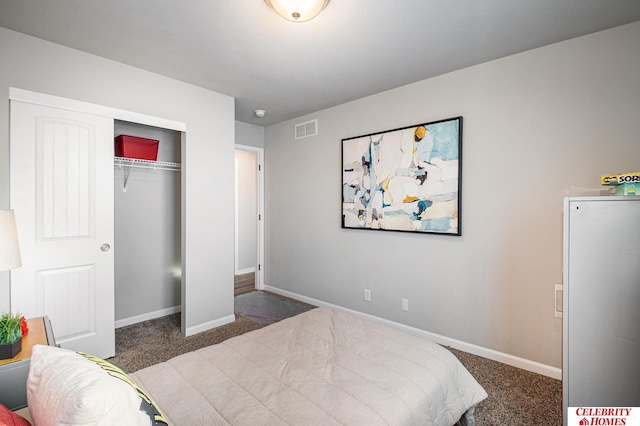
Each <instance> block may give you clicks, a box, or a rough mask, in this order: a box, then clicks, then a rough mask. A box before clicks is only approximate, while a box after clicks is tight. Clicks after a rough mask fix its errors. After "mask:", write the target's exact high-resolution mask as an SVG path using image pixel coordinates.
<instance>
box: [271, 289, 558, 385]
mask: <svg viewBox="0 0 640 426" xmlns="http://www.w3.org/2000/svg"><path fill="white" fill-rule="evenodd" d="M264 289H265V290H266V291H270V292H272V293H276V294H280V295H282V296H286V297H290V298H292V299H296V300H299V301H301V302H305V303H309V304H311V305H315V306H322V307H331V308H337V309H342V310H344V311H348V312H350V313H352V314H355V315H359V316H361V317H364V318H367V319H370V320H372V321H377V322H380V323H383V324H386V325H388V326H390V327H394V328H399V329H401V330H403V331H405V332H407V333H410V334H413V335H417V336H420V337H424V338H425V339H428V340H431V341H432V342H435V343H438V344H440V345H443V346H450V347H452V348H454V349H459V350H461V351H464V352H468V353H470V354H473V355H478V356H481V357H483V358H487V359H491V360H493V361H498V362H501V363H503V364H507V365H511V366H513V367H517V368H522V369H523V370H527V371H531V372H533V373H537V374H542V375H543V376H547V377H551V378H553V379H557V380H562V369H560V368H557V367H552V366H550V365H546V364H541V363H539V362H536V361H531V360H528V359H525V358H520V357H517V356H514V355H509V354H505V353H503V352H498V351H495V350H493V349H488V348H484V347H482V346H477V345H474V344H471V343H466V342H463V341H460V340H456V339H452V338H450V337H446V336H441V335H439V334H435V333H431V332H428V331H425V330H421V329H419V328H415V327H411V326H408V325H405V324H400V323H397V322H394V321H389V320H386V319H383V318H378V317H375V316H373V315H369V314H365V313H362V312H358V311H354V310H351V309H347V308H344V307H342V306H338V305H334V304H331V303H327V302H323V301H322V300H317V299H312V298H310V297H306V296H301V295H299V294H296V293H292V292H290V291H286V290H281V289H279V288H276V287H271V286H269V285H265V286H264Z"/></svg>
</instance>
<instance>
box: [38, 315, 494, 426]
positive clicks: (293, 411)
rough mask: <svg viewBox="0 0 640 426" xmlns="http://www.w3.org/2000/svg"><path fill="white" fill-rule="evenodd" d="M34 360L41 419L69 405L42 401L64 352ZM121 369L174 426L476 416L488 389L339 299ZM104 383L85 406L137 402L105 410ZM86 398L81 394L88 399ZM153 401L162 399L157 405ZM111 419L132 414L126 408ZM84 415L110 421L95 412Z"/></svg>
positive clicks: (454, 362) (426, 421) (441, 355)
mask: <svg viewBox="0 0 640 426" xmlns="http://www.w3.org/2000/svg"><path fill="white" fill-rule="evenodd" d="M39 349H40V348H39ZM41 349H43V350H44V351H54V350H57V351H64V350H63V349H59V348H50V347H43V348H41ZM66 352H70V351H66ZM71 354H72V355H74V356H78V355H77V354H76V353H73V352H71ZM36 355H37V354H36ZM69 356H71V355H69ZM84 357H85V358H87V357H88V356H87V355H86V354H85V355H84ZM89 358H90V357H89ZM37 361H38V360H37V359H36V365H35V370H37V371H35V372H34V373H33V376H34V377H33V378H32V377H31V376H32V374H31V372H30V377H29V379H28V382H27V396H28V399H29V406H30V408H32V405H33V404H36V405H39V406H37V407H34V408H35V411H36V412H34V410H33V409H32V410H31V415H32V417H33V418H34V420H35V421H36V425H37V426H39V423H38V421H37V417H38V416H43V417H44V416H45V413H48V414H46V416H47V418H49V419H50V417H51V412H52V411H60V412H61V411H64V408H65V407H56V406H55V404H53V405H54V407H53V408H52V407H51V406H52V403H51V402H48V403H45V404H40V401H38V400H39V399H42V398H44V397H46V396H47V395H49V394H51V393H57V394H60V393H61V392H60V391H58V390H56V391H51V390H43V389H39V387H42V383H44V382H46V383H50V382H52V380H51V379H50V378H46V377H44V376H46V375H48V374H51V370H52V369H56V368H60V367H59V366H60V365H62V364H64V362H62V361H60V360H59V359H58V360H55V359H52V360H50V362H49V363H48V364H47V365H44V366H42V365H41V366H38V363H37ZM92 361H94V362H97V364H101V362H100V360H92ZM106 364H108V363H106ZM52 366H55V367H52ZM112 367H113V366H112ZM101 368H103V369H104V368H105V367H104V365H102V366H101ZM32 370H34V365H33V359H32ZM107 370H109V374H110V376H119V375H120V374H122V375H124V373H123V372H121V371H119V370H118V369H117V368H116V367H113V368H111V369H110V368H109V367H107ZM77 371H79V369H78V368H77V367H76V368H70V369H69V370H68V371H66V372H64V371H63V372H61V373H60V377H61V378H64V380H67V381H73V380H71V378H70V375H72V374H75V372H77ZM114 372H115V373H114ZM41 376H42V377H41ZM124 376H125V377H118V378H119V379H121V380H119V381H125V382H128V383H127V386H129V387H133V389H135V391H136V392H135V393H136V394H137V395H138V399H135V400H133V399H132V400H131V401H130V402H126V405H127V406H131V407H133V409H134V410H135V409H136V405H137V404H138V405H140V398H141V399H142V400H143V403H142V404H141V405H140V407H141V408H140V410H142V411H144V412H145V414H149V413H151V414H152V415H151V416H150V417H151V419H152V421H151V424H165V423H168V424H172V425H175V426H181V425H188V426H193V425H227V424H230V425H334V424H335V425H378V424H384V425H414V424H415V425H445V426H451V425H454V424H460V425H473V424H474V423H475V422H474V419H473V412H474V409H475V406H476V405H477V404H478V403H479V402H480V401H482V400H483V399H485V398H486V396H487V394H486V392H485V391H484V389H483V388H482V387H481V386H480V385H479V384H478V383H477V382H476V380H475V379H474V378H473V377H472V376H471V374H470V373H469V372H468V371H467V370H466V369H465V368H464V367H463V366H462V364H461V363H460V362H459V361H458V359H457V358H456V357H455V356H454V355H453V354H452V353H451V352H449V351H448V350H447V349H445V348H443V347H441V346H439V345H437V344H435V343H433V342H430V341H428V340H425V339H422V338H420V337H416V336H413V335H410V334H407V333H404V332H402V331H400V330H397V329H394V328H391V327H387V326H385V325H383V324H380V323H378V322H373V321H369V320H366V319H363V318H361V317H359V316H356V315H353V314H350V313H347V312H345V311H342V310H338V309H332V308H317V309H312V310H310V311H308V312H305V313H303V314H300V315H296V316H294V317H291V318H288V319H285V320H282V321H280V322H278V323H275V324H272V325H269V326H267V327H265V328H262V329H259V330H255V331H252V332H249V333H246V334H243V335H240V336H237V337H234V338H231V339H228V340H226V341H224V342H222V343H219V344H217V345H213V346H209V347H206V348H203V349H199V350H196V351H193V352H189V353H186V354H184V355H180V356H178V357H175V358H173V359H171V360H169V361H167V362H163V363H160V364H156V365H153V366H151V367H148V368H145V369H142V370H139V371H137V372H136V373H134V374H131V375H129V376H130V377H126V375H124ZM76 382H77V381H76ZM118 384H119V383H118ZM94 387H95V386H94ZM79 388H82V386H80V385H79V384H78V383H72V384H69V386H68V388H67V389H65V391H64V392H69V391H73V392H76V391H77V392H80V391H79V390H78V389H79ZM100 388H101V391H100V392H98V394H97V396H95V397H94V399H95V400H96V401H94V403H99V404H102V405H105V407H101V408H100V409H101V410H103V411H102V413H101V414H100V413H88V414H87V416H89V417H90V415H92V416H93V417H94V418H95V419H98V420H100V421H104V419H105V418H106V416H107V415H115V416H118V415H123V413H124V412H125V411H126V410H129V409H130V408H125V407H124V405H125V403H123V402H118V403H117V405H119V406H120V407H119V409H117V410H111V411H108V410H110V407H109V405H113V404H112V403H110V402H105V401H104V398H105V396H104V394H105V393H108V394H109V395H112V394H116V393H117V392H119V391H117V392H116V391H115V390H112V391H109V392H106V391H105V390H104V389H103V388H104V386H103V385H100ZM64 392H62V393H64ZM101 393H102V394H101ZM86 394H87V392H85V395H86ZM67 399H71V398H70V397H67ZM84 399H85V400H86V399H87V397H86V396H85V397H84ZM85 400H83V404H84V405H87V406H90V405H91V403H89V402H86V401H85ZM65 404H66V405H68V406H70V407H71V408H67V411H69V415H77V413H76V412H73V411H74V410H75V411H78V410H79V409H78V406H79V404H78V403H77V401H76V402H74V403H70V402H69V401H65ZM143 405H144V406H145V407H146V408H144V409H143V407H142V406H143ZM149 407H151V409H149ZM153 407H156V408H158V407H159V408H158V410H157V411H156V412H153ZM87 411H90V410H87ZM154 413H155V414H154ZM138 414H139V413H138ZM154 416H155V417H154ZM89 417H87V418H83V419H82V421H87V419H88V418H89ZM141 417H144V416H141ZM154 418H155V422H154V420H153V419H154ZM68 420H69V419H63V420H61V422H62V421H68ZM74 421H80V420H74ZM140 421H141V423H139V424H149V419H148V418H146V419H145V420H144V422H146V423H144V422H143V420H140ZM109 422H111V424H115V423H118V424H134V423H133V420H127V419H124V418H111V419H109ZM114 422H115V423H114ZM123 422H124V423H123ZM87 424H109V423H108V422H107V421H104V423H91V421H90V419H89V420H88V423H87Z"/></svg>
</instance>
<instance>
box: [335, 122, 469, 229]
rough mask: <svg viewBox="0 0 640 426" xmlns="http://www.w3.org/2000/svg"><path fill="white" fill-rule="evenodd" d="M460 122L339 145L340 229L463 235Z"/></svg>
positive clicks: (348, 140)
mask: <svg viewBox="0 0 640 426" xmlns="http://www.w3.org/2000/svg"><path fill="white" fill-rule="evenodd" d="M461 190H462V117H453V118H448V119H444V120H439V121H432V122H427V123H421V124H416V125H413V126H407V127H402V128H398V129H393V130H386V131H382V132H377V133H371V134H367V135H362V136H356V137H350V138H345V139H342V222H341V223H342V228H344V229H366V230H381V231H400V232H412V233H426V234H443V235H454V236H460V235H462V232H461V231H462V230H461V226H460V225H461V206H462V198H461V194H462V192H461Z"/></svg>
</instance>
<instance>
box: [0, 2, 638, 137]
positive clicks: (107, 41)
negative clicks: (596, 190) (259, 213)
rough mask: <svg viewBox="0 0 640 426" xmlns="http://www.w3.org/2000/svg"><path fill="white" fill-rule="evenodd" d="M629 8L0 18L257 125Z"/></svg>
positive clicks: (403, 6) (460, 5)
mask: <svg viewBox="0 0 640 426" xmlns="http://www.w3.org/2000/svg"><path fill="white" fill-rule="evenodd" d="M638 20H640V1H639V0H394V1H391V0H331V1H330V2H329V4H328V6H327V7H326V9H325V10H324V11H323V12H322V13H321V14H320V15H319V16H318V17H316V18H315V19H313V20H311V21H309V22H306V23H292V22H289V21H286V20H285V19H283V18H281V17H280V16H278V15H277V14H276V13H275V12H273V11H272V10H271V9H270V8H269V7H268V6H267V5H266V4H265V2H264V1H263V0H134V1H132V0H0V26H3V27H6V28H9V29H12V30H15V31H19V32H22V33H25V34H29V35H33V36H35V37H39V38H42V39H45V40H49V41H52V42H55V43H59V44H62V45H65V46H69V47H72V48H75V49H79V50H82V51H86V52H89V53H93V54H96V55H99V56H103V57H105V58H109V59H113V60H115V61H119V62H123V63H126V64H129V65H132V66H135V67H138V68H143V69H146V70H149V71H153V72H156V73H158V74H162V75H165V76H169V77H173V78H176V79H178V80H182V81H186V82H189V83H192V84H195V85H197V86H201V87H205V88H208V89H211V90H214V91H216V92H219V93H223V94H226V95H229V96H233V97H235V98H236V119H237V120H240V121H243V122H247V123H253V124H257V125H262V126H264V125H268V124H273V123H277V122H280V121H284V120H287V119H290V118H294V117H297V116H300V115H302V114H306V113H311V112H314V111H318V110H321V109H324V108H327V107H331V106H334V105H339V104H342V103H344V102H348V101H351V100H354V99H358V98H362V97H364V96H367V95H371V94H374V93H377V92H381V91H384V90H388V89H392V88H395V87H399V86H403V85H405V84H409V83H413V82H416V81H419V80H423V79H426V78H429V77H433V76H436V75H439V74H443V73H446V72H450V71H454V70H457V69H461V68H465V67H468V66H471V65H475V64H479V63H482V62H486V61H489V60H492V59H496V58H500V57H503V56H507V55H511V54H514V53H518V52H522V51H525V50H529V49H533V48H536V47H540V46H544V45H547V44H551V43H555V42H558V41H562V40H566V39H569V38H573V37H577V36H581V35H584V34H588V33H592V32H596V31H600V30H603V29H607V28H611V27H615V26H618V25H622V24H626V23H630V22H634V21H638ZM639 46H640V40H639ZM639 48H640V47H639ZM255 109H264V110H266V111H267V115H266V116H265V117H264V118H257V117H255V116H254V114H253V111H254V110H255Z"/></svg>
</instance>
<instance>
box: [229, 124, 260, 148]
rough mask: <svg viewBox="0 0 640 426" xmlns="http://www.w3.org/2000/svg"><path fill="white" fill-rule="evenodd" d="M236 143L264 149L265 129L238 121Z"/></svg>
mask: <svg viewBox="0 0 640 426" xmlns="http://www.w3.org/2000/svg"><path fill="white" fill-rule="evenodd" d="M236 143H237V144H240V145H249V146H253V147H256V148H264V127H261V126H256V125H254V124H249V123H243V122H242V121H236Z"/></svg>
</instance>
